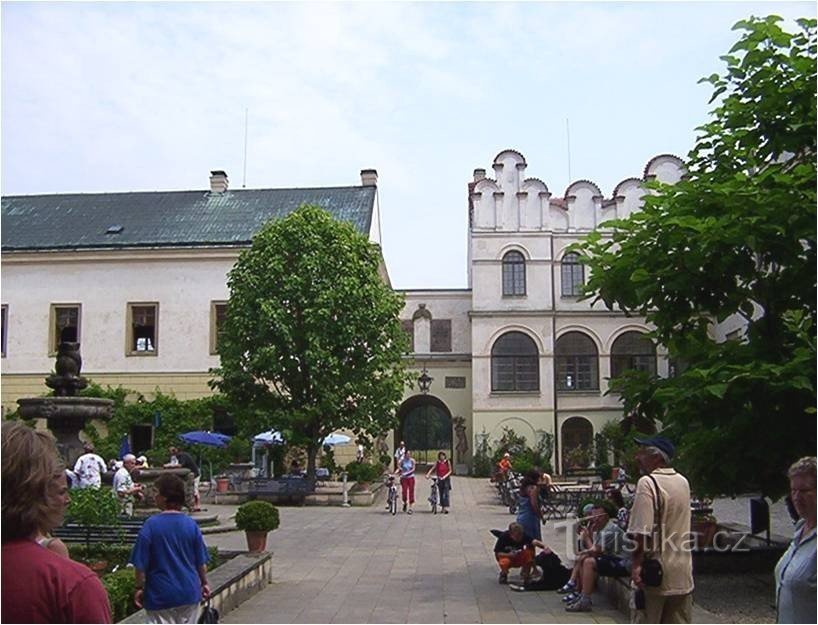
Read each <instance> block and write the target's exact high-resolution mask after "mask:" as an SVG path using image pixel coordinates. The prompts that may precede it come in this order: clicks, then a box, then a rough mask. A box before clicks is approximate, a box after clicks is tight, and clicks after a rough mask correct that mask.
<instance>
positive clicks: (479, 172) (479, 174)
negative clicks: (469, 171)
mask: <svg viewBox="0 0 818 625" xmlns="http://www.w3.org/2000/svg"><path fill="white" fill-rule="evenodd" d="M485 177H486V170H485V169H475V170H474V181H475V182H480V181H481V180H483V179H484V178H485Z"/></svg>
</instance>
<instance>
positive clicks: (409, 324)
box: [400, 319, 415, 354]
mask: <svg viewBox="0 0 818 625" xmlns="http://www.w3.org/2000/svg"><path fill="white" fill-rule="evenodd" d="M400 325H401V328H402V329H403V331H404V332H406V335H407V336H408V337H409V351H408V352H407V353H410V354H411V353H414V351H415V322H414V320H412V319H401V320H400Z"/></svg>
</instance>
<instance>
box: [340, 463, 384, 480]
mask: <svg viewBox="0 0 818 625" xmlns="http://www.w3.org/2000/svg"><path fill="white" fill-rule="evenodd" d="M346 471H347V477H348V478H349V479H350V480H352V481H353V482H375V481H377V480H378V479H380V477H381V475H382V474H383V467H378V466H375V465H374V464H369V463H368V462H350V463H349V464H348V465H347V468H346Z"/></svg>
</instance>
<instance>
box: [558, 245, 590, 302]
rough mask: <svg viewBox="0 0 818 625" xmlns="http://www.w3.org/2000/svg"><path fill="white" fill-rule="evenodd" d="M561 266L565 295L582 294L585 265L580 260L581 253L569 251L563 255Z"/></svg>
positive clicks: (563, 292)
mask: <svg viewBox="0 0 818 625" xmlns="http://www.w3.org/2000/svg"><path fill="white" fill-rule="evenodd" d="M560 266H561V272H562V273H561V277H562V280H561V282H562V294H563V296H568V297H575V296H577V295H582V285H583V284H585V266H584V265H583V264H582V263H581V262H579V254H576V253H574V252H569V253H568V254H566V255H565V256H563V257H562V263H561V265H560Z"/></svg>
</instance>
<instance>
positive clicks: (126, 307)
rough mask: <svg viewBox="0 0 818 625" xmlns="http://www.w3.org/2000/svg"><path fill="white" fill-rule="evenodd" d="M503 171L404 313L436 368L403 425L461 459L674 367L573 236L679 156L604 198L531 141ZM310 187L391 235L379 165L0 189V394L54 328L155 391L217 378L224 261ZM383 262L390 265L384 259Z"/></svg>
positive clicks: (37, 381)
mask: <svg viewBox="0 0 818 625" xmlns="http://www.w3.org/2000/svg"><path fill="white" fill-rule="evenodd" d="M492 167H493V169H494V178H489V177H487V176H486V172H485V170H482V169H477V170H475V172H474V180H473V181H472V182H470V183H468V200H467V202H466V203H464V204H465V208H467V210H468V211H469V224H470V229H469V246H468V276H469V278H468V279H469V284H468V288H466V289H446V290H412V291H404V294H405V297H406V306H405V308H404V311H403V313H402V315H401V318H402V321H403V323H404V326H405V328H406V329H407V331H409V332H411V334H412V337H413V348H412V353H411V355H410V356H409V358H410V359H411V361H412V366H413V367H414V368H415V369H416V370H417V372H418V374H420V372H421V371H422V370H423V369H424V368H425V369H426V370H427V371H428V374H429V375H430V376H431V377H432V378H433V380H432V382H431V384H430V386H429V388H428V391H427V392H426V393H421V392H419V391H418V390H417V389H407V393H406V398H405V401H404V403H403V405H402V406H401V407H400V408H399V411H398V416H399V417H400V421H401V425H400V427H399V429H398V431H397V432H396V437H397V438H401V437H404V438H407V439H408V440H407V442H410V443H415V444H416V446H418V447H419V448H421V449H424V450H433V449H436V448H447V449H451V448H453V447H457V446H458V445H457V441H458V440H459V439H458V437H457V435H456V433H455V428H454V423H453V422H452V419H453V418H457V417H462V418H463V421H462V426H461V427H460V430H461V432H463V435H462V437H461V440H463V441H464V442H465V443H466V446H467V447H468V449H467V450H466V451H465V453H460V452H463V449H462V448H461V450H460V452H457V451H455V454H454V455H455V458H456V460H457V464H460V465H468V464H470V462H471V456H472V451H473V449H474V446H475V443H476V441H478V440H479V438H480V437H481V436H488V437H489V440H494V439H496V438H498V437H499V435H500V433H501V431H502V428H503V427H511V428H512V429H514V430H515V431H516V432H517V433H519V434H521V435H523V436H525V437H526V439H527V440H528V441H529V442H530V443H531V444H534V443H535V442H536V440H537V439H538V438H539V436H540V435H541V434H542V433H543V432H550V433H552V434H554V435H555V436H556V439H557V451H558V454H557V457H556V460H557V462H558V465H557V468H558V469H559V468H561V467H562V464H561V459H562V457H563V454H564V452H565V451H566V450H569V449H571V448H573V447H576V446H577V445H582V444H588V443H590V442H591V440H592V437H593V433H594V432H596V431H598V430H599V428H601V427H602V426H603V425H604V424H605V423H606V422H607V421H609V420H612V419H619V418H621V417H622V410H621V406H620V404H619V401H618V399H617V398H616V397H614V396H607V397H606V396H605V395H604V394H605V391H606V390H607V383H608V382H607V379H608V378H609V377H610V376H611V375H612V374H613V373H616V372H618V371H620V370H622V369H623V368H627V367H633V366H635V367H641V368H648V369H651V370H655V371H657V372H658V373H659V374H660V375H666V373H667V362H666V358H665V357H664V354H663V353H662V352H661V351H659V353H658V354H657V353H655V352H654V351H653V348H652V347H651V346H650V344H649V342H647V341H645V340H644V339H642V338H641V335H642V334H643V333H644V332H646V331H647V330H648V328H647V326H646V325H645V324H644V323H643V322H642V320H639V319H635V318H626V317H625V316H624V315H622V314H619V313H615V312H610V311H608V310H606V309H604V307H602V306H601V305H596V306H593V307H592V306H590V305H589V303H588V302H587V301H585V302H581V301H578V299H579V298H578V287H579V285H580V284H581V283H582V282H583V281H584V279H585V276H584V275H583V267H582V265H580V264H578V263H577V262H576V258H575V257H574V256H572V255H571V254H570V253H568V252H567V249H566V248H567V247H568V246H569V245H570V244H571V243H573V242H575V241H577V240H579V239H580V238H581V237H582V236H584V235H585V234H587V233H588V232H590V231H591V230H592V229H594V228H596V227H597V226H598V225H599V224H600V223H601V222H603V221H605V220H607V219H611V218H614V217H625V216H627V215H629V214H631V213H632V212H633V211H635V210H639V207H640V206H641V197H642V196H643V194H644V193H645V191H644V190H643V187H642V182H643V181H645V180H648V179H651V178H658V179H660V180H662V181H664V182H675V181H677V180H679V178H680V176H681V175H682V162H681V160H680V159H679V158H677V157H675V156H669V155H663V156H658V157H656V158H653V159H651V160H650V161H649V162H648V164H647V166H646V167H645V171H644V172H643V175H642V176H641V177H640V178H626V179H625V180H623V181H622V182H620V183H619V184H618V185H617V186H616V188H615V189H614V190H613V192H612V194H611V196H610V197H609V198H605V197H604V196H603V194H602V192H601V191H600V190H599V188H598V187H597V186H596V185H595V184H594V183H592V182H589V181H585V180H581V181H577V182H574V183H572V184H571V185H570V186H569V187H568V189H567V190H566V192H565V194H564V195H563V196H562V197H552V194H551V192H550V191H549V189H548V187H547V186H546V184H545V183H544V182H542V181H541V180H539V179H537V178H526V177H525V171H526V168H527V164H526V162H525V159H524V157H523V156H522V155H521V154H520V153H519V152H516V151H514V150H505V151H503V152H501V153H500V154H498V155H497V157H496V158H495V159H494V162H493V164H492ZM303 202H310V203H317V204H319V205H321V206H324V207H325V208H327V209H328V210H329V211H330V212H331V213H333V214H334V215H335V216H336V217H337V218H339V219H342V220H346V221H349V222H351V223H353V225H355V226H356V228H357V229H358V230H359V231H360V232H362V233H364V234H366V235H368V236H369V237H370V239H371V240H373V241H375V242H377V243H380V234H379V232H380V225H379V222H380V216H379V210H380V209H379V206H378V201H377V173H376V172H375V171H374V170H363V171H362V172H361V186H355V187H332V188H320V189H255V190H236V191H233V190H230V189H229V188H228V184H227V176H226V174H224V172H220V171H216V172H213V173H212V175H211V187H210V190H207V191H181V192H150V193H106V194H84V195H47V196H14V197H11V196H9V197H4V198H3V199H2V219H3V223H2V226H3V228H2V278H3V293H2V385H3V389H2V390H3V396H2V404H3V409H4V410H9V409H13V408H14V407H15V406H16V400H17V399H18V398H20V397H24V396H32V395H39V394H42V393H43V392H44V391H45V388H44V386H43V378H44V377H45V376H46V375H47V374H48V372H49V371H50V370H51V368H52V366H53V357H54V353H55V350H56V345H57V343H58V342H59V340H60V339H61V338H62V340H78V341H79V342H81V343H82V356H83V363H84V364H83V375H85V376H87V377H90V378H92V379H93V380H94V381H95V382H97V383H100V384H103V385H105V384H110V385H112V386H117V385H122V386H124V387H126V388H131V389H134V390H136V391H139V392H142V393H144V394H150V393H152V392H153V391H154V390H155V389H156V388H160V389H161V390H163V391H165V392H174V393H175V394H176V396H177V397H179V398H182V399H185V398H193V397H201V396H203V395H205V394H208V393H209V392H210V390H209V389H208V386H207V381H208V380H209V379H210V375H209V374H208V370H209V369H210V368H211V367H214V366H216V365H217V364H218V356H217V354H216V353H215V337H216V334H217V329H218V323H219V318H220V314H221V313H222V311H223V310H224V309H223V305H224V303H225V302H226V300H227V298H228V290H227V286H226V275H227V273H228V271H229V270H230V268H231V267H232V265H233V264H234V262H235V260H236V258H237V257H238V253H239V252H240V250H241V249H242V248H243V247H246V246H247V245H249V243H250V240H251V238H252V235H253V234H254V233H255V232H256V231H257V230H258V228H259V227H260V226H261V225H262V224H263V223H264V222H265V221H266V220H268V219H270V218H273V217H277V216H281V215H285V214H287V213H288V212H289V211H290V210H293V209H294V208H295V207H297V206H298V205H300V204H301V203H303ZM382 273H383V277H384V279H385V280H386V281H387V282H388V280H389V278H388V274H387V272H386V268H385V267H384V268H383V272H382Z"/></svg>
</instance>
